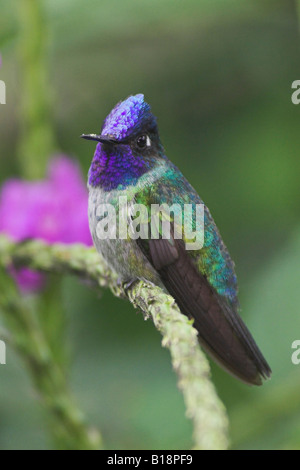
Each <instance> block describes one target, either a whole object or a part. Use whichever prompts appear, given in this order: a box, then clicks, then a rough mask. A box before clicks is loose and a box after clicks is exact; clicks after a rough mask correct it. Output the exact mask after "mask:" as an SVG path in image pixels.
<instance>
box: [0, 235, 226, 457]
mask: <svg viewBox="0 0 300 470" xmlns="http://www.w3.org/2000/svg"><path fill="white" fill-rule="evenodd" d="M12 264H13V265H14V266H16V267H19V266H26V267H29V268H32V269H35V270H38V271H44V272H51V273H53V272H54V273H61V274H66V273H71V274H75V275H77V276H80V277H82V278H85V279H89V280H90V281H92V282H93V283H94V284H95V286H98V287H99V286H101V287H109V288H110V289H111V290H112V292H113V293H114V294H115V295H117V296H123V297H124V296H126V297H128V299H129V300H130V302H131V303H132V304H133V305H134V306H135V307H136V308H139V309H141V310H142V312H143V314H144V316H145V317H146V318H152V319H153V322H154V324H155V326H156V328H157V329H158V330H159V331H160V332H161V334H162V337H163V339H162V344H163V346H164V347H167V348H168V349H169V350H170V353H171V358H172V364H173V367H174V369H175V371H176V373H177V376H178V385H179V388H180V390H181V391H182V393H183V396H184V400H185V404H186V410H187V416H188V417H189V418H190V419H191V420H192V422H193V426H194V448H196V449H226V448H227V447H228V437H227V436H228V420H227V415H226V411H225V408H224V406H223V404H222V402H221V401H220V400H219V398H218V396H217V394H216V391H215V388H214V386H213V384H212V382H211V380H210V370H209V364H208V361H207V359H206V356H205V355H204V354H203V352H202V351H201V349H200V347H199V344H198V340H197V332H196V330H195V329H194V328H193V326H192V323H191V322H190V321H189V320H188V318H187V317H185V316H184V315H182V314H181V313H180V311H179V309H178V307H177V305H176V303H175V301H174V299H173V298H172V297H171V296H169V295H167V294H166V293H164V292H163V291H162V290H161V289H160V288H159V287H156V286H152V285H150V284H148V283H145V282H142V281H140V282H138V283H135V284H133V285H132V286H131V287H130V288H129V289H128V290H126V291H124V290H123V289H122V287H121V286H120V285H118V282H117V277H116V275H115V274H114V273H113V272H111V270H110V269H109V268H108V267H107V266H106V265H105V263H104V262H103V260H102V259H101V258H100V257H99V255H98V254H97V252H96V251H95V250H94V249H93V248H86V247H84V246H82V245H72V246H65V245H60V244H56V245H47V244H45V243H43V242H40V241H26V242H23V243H19V244H18V243H14V242H12V241H11V240H9V239H8V238H7V237H5V236H1V237H0V265H2V266H3V267H7V266H10V265H12ZM0 306H1V302H0Z"/></svg>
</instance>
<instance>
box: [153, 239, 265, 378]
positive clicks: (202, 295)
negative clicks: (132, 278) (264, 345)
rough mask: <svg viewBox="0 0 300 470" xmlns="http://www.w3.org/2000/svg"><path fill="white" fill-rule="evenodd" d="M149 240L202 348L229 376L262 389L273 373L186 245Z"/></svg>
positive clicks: (168, 286) (166, 282)
mask: <svg viewBox="0 0 300 470" xmlns="http://www.w3.org/2000/svg"><path fill="white" fill-rule="evenodd" d="M174 243H175V245H174V244H173V245H172V244H171V243H170V241H168V240H165V239H159V240H150V241H149V244H150V255H151V261H152V263H153V265H154V267H155V268H156V269H157V271H158V272H159V274H160V276H161V279H162V281H163V283H164V285H165V287H166V289H167V290H168V291H169V293H170V294H171V295H172V296H173V297H174V298H175V300H176V302H177V304H178V306H179V308H180V310H181V312H182V313H184V314H185V315H187V316H188V317H189V318H193V319H194V326H195V328H196V329H197V331H198V334H199V340H200V343H201V344H202V346H203V348H204V349H205V350H207V352H208V353H209V354H210V355H211V356H212V357H213V358H214V359H215V361H216V362H217V363H219V364H220V365H221V366H222V367H223V368H225V369H226V370H227V371H228V372H229V373H231V374H232V375H234V376H235V377H237V378H239V379H240V380H242V381H243V382H245V383H247V384H250V385H261V384H262V379H266V378H268V377H270V375H271V369H270V367H269V365H268V363H267V362H266V360H265V358H264V357H263V355H262V353H261V352H260V350H259V348H258V346H257V345H256V343H255V341H254V339H253V338H252V336H251V334H250V332H249V330H248V329H247V327H246V325H245V324H244V323H243V321H242V319H241V317H240V316H239V315H238V313H237V312H236V311H234V310H233V309H232V308H231V307H230V306H229V304H228V303H227V301H226V300H225V299H224V298H222V297H221V296H220V295H218V294H217V293H216V292H215V290H214V289H213V288H212V287H211V286H210V284H209V283H208V281H207V279H206V278H205V277H204V276H203V275H202V274H201V273H199V272H198V270H197V269H196V266H195V265H194V264H193V261H192V259H191V258H190V257H189V255H188V254H187V252H186V250H185V248H184V246H183V244H182V243H181V242H180V241H178V240H174Z"/></svg>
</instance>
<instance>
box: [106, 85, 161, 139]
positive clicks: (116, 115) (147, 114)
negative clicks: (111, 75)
mask: <svg viewBox="0 0 300 470" xmlns="http://www.w3.org/2000/svg"><path fill="white" fill-rule="evenodd" d="M153 120H155V118H154V116H153V115H152V114H151V111H150V106H149V104H148V103H146V102H145V101H144V95H142V94H138V95H135V96H129V97H128V98H127V99H126V100H124V101H120V103H118V104H117V105H116V106H115V107H114V109H113V110H112V111H111V112H110V113H109V115H108V116H107V118H106V119H105V121H104V123H103V127H102V131H101V133H102V134H103V135H111V136H113V137H114V138H116V139H117V140H123V139H126V137H129V136H130V135H133V134H135V133H136V132H138V131H139V129H140V128H141V127H142V126H143V125H144V124H145V123H147V121H153Z"/></svg>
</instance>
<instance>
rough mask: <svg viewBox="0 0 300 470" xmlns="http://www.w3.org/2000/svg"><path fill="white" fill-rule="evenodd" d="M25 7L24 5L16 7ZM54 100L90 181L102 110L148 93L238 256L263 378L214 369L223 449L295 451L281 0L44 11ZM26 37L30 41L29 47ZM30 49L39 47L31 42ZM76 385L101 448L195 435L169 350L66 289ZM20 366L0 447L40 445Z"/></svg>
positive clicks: (13, 126) (2, 114)
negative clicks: (225, 441) (224, 426)
mask: <svg viewBox="0 0 300 470" xmlns="http://www.w3.org/2000/svg"><path fill="white" fill-rule="evenodd" d="M21 1H22V0H21ZM43 4H44V8H45V25H46V27H47V31H48V45H47V66H48V73H49V77H48V82H49V100H50V102H51V105H52V113H53V123H54V126H55V133H56V136H57V140H58V143H59V147H60V148H61V150H62V151H63V152H64V153H66V154H68V155H71V156H72V157H74V159H78V160H79V161H80V164H81V168H82V171H83V174H84V175H86V174H87V172H88V168H89V165H90V161H91V158H92V154H93V146H91V145H90V144H89V143H87V142H85V141H82V140H80V139H79V136H80V134H81V133H83V132H98V131H99V130H100V127H101V124H102V120H103V119H104V117H105V116H106V115H107V113H108V112H109V111H110V110H111V108H112V107H113V106H114V105H115V104H116V103H117V102H118V101H119V100H121V99H124V98H126V97H127V96H128V95H130V94H136V93H140V92H142V93H144V94H145V97H146V100H147V101H148V102H149V103H150V104H151V106H152V110H153V112H154V114H155V115H156V116H157V117H158V123H159V127H160V134H161V138H162V141H163V143H164V146H165V149H166V153H167V155H168V157H169V158H170V159H171V160H172V161H173V162H174V163H175V164H176V165H177V166H179V168H180V169H181V170H182V172H183V173H184V175H185V176H186V177H187V178H188V179H189V181H190V182H191V184H192V185H193V186H194V187H195V188H196V189H197V191H198V192H199V194H200V195H201V197H202V198H203V199H204V201H205V203H206V204H207V205H208V207H209V208H210V210H211V212H212V214H213V216H214V219H215V221H216V222H217V224H218V227H219V229H220V231H221V233H222V236H223V239H224V240H225V243H226V244H227V246H228V248H229V251H230V253H231V255H232V257H233V259H234V260H235V263H236V271H237V275H238V279H239V286H240V302H241V306H242V316H243V318H244V319H245V321H246V323H247V325H248V326H249V328H250V330H251V332H252V333H253V335H254V337H255V339H256V340H257V342H258V344H259V345H260V347H261V349H262V351H263V353H264V354H265V356H266V358H267V359H268V361H269V363H270V365H271V367H272V369H273V376H272V380H271V381H269V382H267V383H266V384H264V386H263V387H262V388H248V387H247V386H246V385H243V384H240V383H239V382H237V381H236V380H235V379H233V378H231V377H230V376H228V375H227V374H226V373H225V372H223V371H222V370H220V369H219V368H218V367H217V366H215V365H212V374H213V381H214V383H215V384H216V387H217V390H218V394H219V396H220V397H221V399H222V400H223V402H224V403H225V405H226V407H227V410H228V413H229V417H230V423H231V425H230V432H231V442H232V447H233V448H240V449H254V448H255V449H276V448H297V449H299V448H300V393H299V387H300V365H299V366H296V365H293V364H292V362H291V354H292V352H293V350H292V349H291V344H292V342H293V341H294V340H296V339H300V315H299V304H300V289H299V281H300V221H299V203H300V191H299V181H300V158H299V148H300V132H299V124H300V107H297V106H295V105H293V104H292V102H291V94H292V90H291V84H292V82H293V81H294V80H297V79H300V67H299V32H298V23H299V18H298V15H297V2H295V1H291V0H278V1H277V0H270V1H262V0H249V1H247V2H241V1H237V0H227V1H220V0H219V1H216V0H201V1H200V0H186V1H185V2H182V1H179V0H159V1H158V0H152V1H151V2H141V1H139V0H123V1H121V0H119V1H118V0H109V1H108V0H103V1H101V2H100V1H97V0H85V1H84V2H83V1H79V0H45V1H44V2H43ZM19 7H20V1H18V0H13V1H11V2H7V1H6V0H0V8H1V15H0V51H1V54H2V68H1V69H0V79H1V80H4V81H5V83H6V87H7V104H6V105H5V106H4V105H1V106H0V123H1V124H0V183H2V182H3V181H4V180H5V179H6V178H8V177H12V176H15V175H20V165H21V163H20V159H19V158H18V139H19V136H20V102H21V101H22V93H23V89H24V82H23V76H22V68H21V67H20V61H19V51H20V48H21V47H22V45H21V44H20V34H21V33H20V11H19ZM34 40H35V38H34V37H33V41H34ZM36 40H37V41H38V38H36ZM63 291H64V307H65V310H66V312H67V318H68V322H69V330H68V332H69V343H70V348H71V354H72V372H71V377H70V381H71V385H72V389H73V391H74V394H75V396H76V398H77V402H78V403H79V405H80V407H81V409H82V410H83V411H84V412H85V414H86V415H87V417H88V420H89V422H90V423H91V424H94V425H96V426H99V427H100V429H101V430H102V433H103V436H104V442H105V446H106V447H107V448H110V449H176V448H177V449H179V448H181V449H184V448H189V447H190V446H191V444H192V437H191V433H192V428H191V424H190V422H189V421H188V420H187V419H186V418H185V416H184V412H185V410H184V403H183V399H182V396H181V394H180V392H179V391H178V389H177V386H176V377H175V374H174V372H173V371H172V368H171V364H170V358H169V354H168V352H167V351H166V350H164V349H162V347H161V344H160V340H161V338H160V335H159V334H158V333H157V332H156V331H155V328H154V326H153V325H152V324H151V322H146V323H145V322H144V320H143V317H142V315H141V314H137V312H136V311H134V309H133V307H131V305H130V304H129V303H128V302H126V301H123V300H119V299H116V298H114V297H113V295H112V294H111V293H110V292H107V291H105V292H103V296H102V297H101V298H99V297H98V296H97V295H96V294H95V292H94V291H93V290H91V289H90V288H89V287H87V286H85V285H83V284H80V283H79V282H78V280H77V279H72V278H68V279H64V285H63ZM49 445H50V444H49V441H48V436H47V433H46V425H45V416H44V413H43V410H42V407H41V406H40V405H39V402H38V400H37V397H36V396H35V394H34V392H33V390H32V386H31V384H30V382H29V379H28V378H27V375H26V371H25V370H24V365H23V363H22V361H20V359H19V358H17V357H16V356H15V355H14V352H13V351H12V350H11V348H9V347H8V351H7V365H6V366H0V448H1V449H14V448H18V449H31V448H34V449H44V448H48V447H49Z"/></svg>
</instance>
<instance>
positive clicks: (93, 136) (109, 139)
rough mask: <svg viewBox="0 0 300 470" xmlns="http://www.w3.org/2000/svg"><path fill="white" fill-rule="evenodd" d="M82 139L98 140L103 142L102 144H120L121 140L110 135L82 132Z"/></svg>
mask: <svg viewBox="0 0 300 470" xmlns="http://www.w3.org/2000/svg"><path fill="white" fill-rule="evenodd" d="M80 137H81V138H82V139H86V140H95V141H96V142H101V143H102V144H118V143H119V142H118V141H117V140H116V139H114V138H113V137H111V136H109V135H97V134H82V135H81V136H80Z"/></svg>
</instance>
